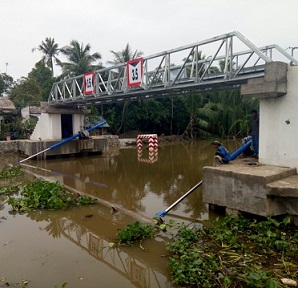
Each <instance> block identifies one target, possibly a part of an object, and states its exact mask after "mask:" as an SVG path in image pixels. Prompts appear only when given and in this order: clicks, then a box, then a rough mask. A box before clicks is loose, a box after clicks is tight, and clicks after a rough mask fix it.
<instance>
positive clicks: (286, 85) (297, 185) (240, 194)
mask: <svg viewBox="0 0 298 288" xmlns="http://www.w3.org/2000/svg"><path fill="white" fill-rule="evenodd" d="M241 94H242V95H247V96H251V97H255V98H258V99H259V100H260V113H259V114H260V139H259V147H260V148H259V163H257V164H256V163H254V164H253V165H249V163H253V162H252V161H253V160H252V159H250V160H247V161H248V162H247V161H246V160H244V159H242V160H235V161H233V162H231V163H230V164H227V165H222V166H221V167H205V168H204V170H203V201H204V202H206V203H209V204H212V205H215V206H216V205H218V206H221V207H225V208H226V211H227V213H238V212H248V213H251V214H256V215H261V216H278V215H285V214H287V215H290V216H292V217H293V219H294V221H295V224H297V225H298V175H297V169H298V153H297V148H296V145H297V143H298V133H297V131H298V113H297V111H298V110H297V107H298V66H290V65H288V64H286V63H282V62H271V63H268V64H266V67H265V76H264V77H261V78H255V79H250V80H248V82H247V84H246V85H242V86H241Z"/></svg>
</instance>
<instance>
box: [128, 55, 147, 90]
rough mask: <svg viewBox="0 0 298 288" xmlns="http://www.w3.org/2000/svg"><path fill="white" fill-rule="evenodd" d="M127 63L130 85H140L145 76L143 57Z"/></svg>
mask: <svg viewBox="0 0 298 288" xmlns="http://www.w3.org/2000/svg"><path fill="white" fill-rule="evenodd" d="M126 65H127V66H126V68H127V81H128V86H129V87H133V86H140V85H141V84H142V78H143V58H138V59H133V60H130V61H128V62H127V64H126Z"/></svg>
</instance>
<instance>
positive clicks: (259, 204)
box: [203, 158, 298, 216]
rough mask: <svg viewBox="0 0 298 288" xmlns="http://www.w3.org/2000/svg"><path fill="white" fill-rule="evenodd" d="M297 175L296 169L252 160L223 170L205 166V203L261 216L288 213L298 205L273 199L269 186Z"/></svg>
mask: <svg viewBox="0 0 298 288" xmlns="http://www.w3.org/2000/svg"><path fill="white" fill-rule="evenodd" d="M295 174H296V169H295V168H287V167H278V166H270V165H259V164H258V163H257V162H256V161H255V160H253V159H249V158H246V159H239V160H235V161H233V162H231V163H229V164H227V165H221V166H220V167H204V168H203V201H204V202H206V203H208V204H214V205H218V206H222V207H226V208H227V209H229V210H238V211H243V212H248V213H251V214H256V215H261V216H274V215H281V214H286V213H288V212H289V210H291V211H292V210H295V209H296V208H295V207H296V206H295V205H294V207H292V206H291V207H290V206H289V205H287V204H285V205H284V203H285V201H282V203H283V205H281V202H280V201H276V199H274V198H270V196H271V195H270V193H271V188H269V187H268V184H269V183H272V182H275V181H279V180H281V179H284V178H287V177H290V176H293V175H295ZM275 198H276V197H275ZM297 214H298V211H297ZM297 214H294V215H297Z"/></svg>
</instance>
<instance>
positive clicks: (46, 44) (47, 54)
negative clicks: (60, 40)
mask: <svg viewBox="0 0 298 288" xmlns="http://www.w3.org/2000/svg"><path fill="white" fill-rule="evenodd" d="M36 50H38V51H40V52H41V53H42V54H43V56H42V58H41V61H42V62H43V63H44V64H45V65H46V66H48V67H49V68H50V69H51V71H52V76H54V62H56V64H59V65H60V63H61V62H60V60H59V59H58V57H57V56H58V54H59V48H58V44H57V43H55V39H54V38H50V37H46V39H45V41H42V42H41V44H40V45H39V46H38V47H37V48H33V49H32V52H34V51H36Z"/></svg>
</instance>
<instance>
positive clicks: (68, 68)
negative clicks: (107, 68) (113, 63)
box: [60, 40, 102, 76]
mask: <svg viewBox="0 0 298 288" xmlns="http://www.w3.org/2000/svg"><path fill="white" fill-rule="evenodd" d="M90 50H91V45H90V44H87V45H86V46H84V45H83V43H82V44H81V45H80V44H79V42H78V41H76V40H72V41H71V42H70V44H69V45H67V46H64V47H62V48H61V49H60V52H61V53H62V54H63V55H64V56H66V58H67V60H68V62H61V67H62V71H63V75H64V76H77V75H81V74H84V73H86V72H89V71H93V70H97V69H99V68H101V67H102V64H101V63H100V62H99V63H97V64H95V65H93V63H94V62H95V61H97V60H99V59H101V55H100V53H98V52H96V53H93V54H90Z"/></svg>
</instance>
